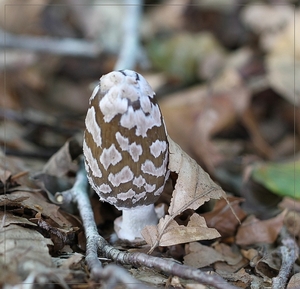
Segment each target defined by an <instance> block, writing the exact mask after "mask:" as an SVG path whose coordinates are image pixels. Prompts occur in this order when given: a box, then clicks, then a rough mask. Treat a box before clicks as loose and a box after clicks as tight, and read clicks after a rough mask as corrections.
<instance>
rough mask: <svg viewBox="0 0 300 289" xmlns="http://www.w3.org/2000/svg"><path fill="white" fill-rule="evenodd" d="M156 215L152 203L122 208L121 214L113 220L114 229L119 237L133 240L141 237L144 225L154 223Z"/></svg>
mask: <svg viewBox="0 0 300 289" xmlns="http://www.w3.org/2000/svg"><path fill="white" fill-rule="evenodd" d="M157 222H158V217H157V214H156V212H155V208H154V205H153V204H151V205H148V206H139V207H135V208H131V209H123V215H122V217H120V218H117V219H116V220H115V231H116V233H117V235H118V237H119V238H120V239H124V240H128V241H133V240H134V239H136V238H137V239H141V238H142V235H141V231H142V229H143V228H144V227H145V226H148V225H156V224H157Z"/></svg>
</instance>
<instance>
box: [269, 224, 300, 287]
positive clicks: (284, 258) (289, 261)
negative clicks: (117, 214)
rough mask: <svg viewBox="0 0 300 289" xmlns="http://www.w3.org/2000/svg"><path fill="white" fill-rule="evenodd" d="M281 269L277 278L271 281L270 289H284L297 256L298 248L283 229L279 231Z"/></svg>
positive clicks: (291, 237)
mask: <svg viewBox="0 0 300 289" xmlns="http://www.w3.org/2000/svg"><path fill="white" fill-rule="evenodd" d="M281 238H282V240H281V243H282V245H283V246H281V247H280V254H281V268H280V270H279V273H278V276H277V277H274V278H273V279H272V281H273V282H272V283H273V284H272V289H281V288H285V285H286V283H287V280H288V278H289V275H290V273H291V271H292V269H293V266H294V263H295V261H296V260H297V258H298V255H299V248H298V246H297V243H296V242H295V240H294V238H293V236H291V235H290V234H289V233H288V232H287V230H286V229H285V228H283V230H282V231H281Z"/></svg>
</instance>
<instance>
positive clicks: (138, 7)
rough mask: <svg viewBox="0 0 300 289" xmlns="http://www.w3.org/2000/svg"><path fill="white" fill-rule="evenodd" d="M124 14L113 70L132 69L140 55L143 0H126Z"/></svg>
mask: <svg viewBox="0 0 300 289" xmlns="http://www.w3.org/2000/svg"><path fill="white" fill-rule="evenodd" d="M124 2H125V3H124V5H126V14H125V17H124V23H123V29H124V30H123V44H122V47H121V51H120V53H119V58H118V60H117V62H116V64H115V70H120V69H133V68H134V66H135V64H136V62H137V60H138V57H139V56H140V52H141V47H140V37H139V35H140V33H139V28H140V22H141V15H142V4H143V0H134V1H132V0H126V1H124Z"/></svg>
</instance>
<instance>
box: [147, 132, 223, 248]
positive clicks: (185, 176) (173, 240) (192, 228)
mask: <svg viewBox="0 0 300 289" xmlns="http://www.w3.org/2000/svg"><path fill="white" fill-rule="evenodd" d="M168 141H169V150H170V154H169V155H170V159H169V169H170V171H172V172H176V173H177V174H178V179H177V182H176V185H175V189H174V191H173V195H172V199H171V203H170V207H169V209H168V213H169V215H166V216H165V217H164V218H161V219H160V221H159V224H158V225H157V226H147V227H146V228H144V230H143V231H142V235H143V237H144V238H145V240H146V242H147V243H148V244H150V245H151V246H152V248H151V250H150V251H152V250H153V249H154V248H155V247H157V246H170V245H175V244H180V243H186V242H191V241H196V240H208V239H214V238H217V237H220V234H219V233H218V232H217V230H216V229H213V228H208V227H207V225H206V222H205V220H204V218H202V217H200V216H199V215H197V214H193V215H192V216H191V218H190V221H189V223H188V225H187V226H186V227H184V226H180V225H179V224H178V223H177V222H176V221H174V218H175V217H176V216H178V215H179V214H181V213H182V212H184V211H185V210H187V209H192V210H196V209H197V208H198V207H200V206H201V205H203V204H204V203H205V202H207V201H209V200H210V199H220V198H225V199H226V194H225V192H224V191H223V190H222V189H221V187H219V186H218V185H217V184H216V183H214V182H213V181H212V180H211V178H210V177H209V175H208V174H207V173H206V172H205V171H204V170H203V169H202V168H201V167H200V166H199V165H198V164H197V163H196V161H194V160H193V159H191V158H190V157H189V156H188V155H187V154H186V153H185V152H184V151H182V149H181V148H180V147H179V146H178V145H177V144H176V143H175V142H174V141H173V140H172V139H171V138H170V137H168ZM226 200H227V199H226Z"/></svg>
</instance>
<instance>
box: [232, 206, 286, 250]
mask: <svg viewBox="0 0 300 289" xmlns="http://www.w3.org/2000/svg"><path fill="white" fill-rule="evenodd" d="M285 215H286V211H283V212H282V213H281V214H279V215H277V216H276V217H275V218H272V219H269V220H265V221H260V220H259V219H257V218H256V217H255V216H253V215H250V216H249V217H247V219H246V220H245V221H244V222H243V223H242V225H241V226H240V227H239V229H238V232H237V234H236V243H237V244H238V245H242V246H247V245H253V244H258V243H269V244H272V243H273V242H275V240H276V239H277V237H278V234H279V232H280V230H281V228H282V226H283V220H284V216H285Z"/></svg>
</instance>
